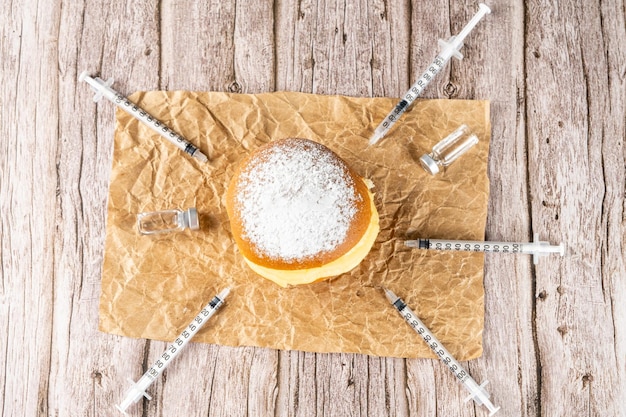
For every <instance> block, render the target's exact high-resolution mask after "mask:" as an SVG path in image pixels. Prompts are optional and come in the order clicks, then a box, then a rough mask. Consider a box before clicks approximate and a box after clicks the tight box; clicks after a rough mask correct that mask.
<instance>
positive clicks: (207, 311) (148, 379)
mask: <svg viewBox="0 0 626 417" xmlns="http://www.w3.org/2000/svg"><path fill="white" fill-rule="evenodd" d="M229 293H230V288H226V289H224V290H223V291H222V292H220V293H219V294H217V295H216V296H215V297H213V299H212V300H211V301H210V302H209V303H208V304H207V305H206V306H204V308H203V309H202V310H201V311H200V313H198V315H197V316H196V318H195V319H193V321H192V322H191V323H189V325H188V326H187V328H186V329H185V330H183V332H182V333H181V334H180V335H179V336H178V337H177V338H176V340H174V342H173V343H172V344H171V345H170V346H169V347H168V348H167V349H166V350H165V352H163V354H162V355H161V356H160V357H159V359H157V361H156V362H155V363H154V365H152V366H151V367H150V369H148V371H147V372H146V373H145V374H143V376H142V377H141V378H140V379H139V381H137V382H134V381H132V380H130V381H129V382H130V383H131V384H132V385H131V386H130V388H128V390H127V391H126V394H125V396H124V399H123V400H122V402H121V403H120V404H119V405H116V407H117V409H118V410H120V411H121V412H122V413H124V415H126V409H127V408H128V407H129V406H130V405H132V404H135V403H136V402H137V401H139V400H140V399H141V398H142V397H146V398H147V399H149V400H150V399H152V398H151V397H150V395H148V393H147V392H146V390H147V389H148V387H149V386H150V385H152V383H153V382H154V381H155V380H156V379H157V377H158V376H159V375H161V373H162V372H163V371H164V370H165V368H167V367H168V365H169V364H170V363H171V362H172V361H173V360H174V358H176V356H178V355H179V354H180V352H181V351H182V350H183V348H184V347H185V346H186V345H187V343H189V341H190V340H191V338H192V337H194V336H195V334H196V333H198V331H200V329H201V328H202V326H204V324H205V323H206V322H207V321H208V320H209V319H210V318H211V317H212V316H213V315H214V314H215V313H216V312H217V310H218V309H219V308H220V307H221V306H222V304H224V299H225V298H226V296H228V294H229Z"/></svg>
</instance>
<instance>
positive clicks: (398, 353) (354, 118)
mask: <svg viewBox="0 0 626 417" xmlns="http://www.w3.org/2000/svg"><path fill="white" fill-rule="evenodd" d="M130 99H131V100H132V101H134V102H135V103H137V104H139V105H140V106H141V107H143V108H144V109H145V110H147V111H148V112H149V113H151V114H152V115H153V116H155V117H156V118H157V119H159V120H161V121H162V122H164V123H165V124H167V125H168V126H169V127H170V128H172V129H173V130H175V131H176V132H178V133H180V134H181V135H183V136H184V137H185V138H186V139H187V140H189V141H190V142H192V143H194V144H195V145H196V146H198V147H199V148H200V150H201V151H202V152H203V153H205V154H206V155H207V156H208V157H209V163H208V164H202V163H199V162H198V161H197V160H195V159H193V158H191V157H189V156H188V155H186V154H184V153H183V152H182V151H180V150H179V149H178V148H175V147H174V146H173V145H171V144H170V143H168V142H166V141H165V140H164V139H162V138H161V137H160V136H158V135H157V134H155V133H153V132H152V131H151V130H150V129H149V128H148V127H146V126H145V125H143V124H141V123H140V122H139V121H137V120H135V119H134V118H132V117H131V116H129V115H128V114H126V113H125V112H123V111H122V110H119V109H118V111H117V114H116V128H115V144H114V152H113V166H112V171H111V183H110V191H109V201H108V218H107V228H106V242H105V255H104V264H103V273H102V294H101V300H100V323H99V329H100V330H101V331H104V332H109V333H113V334H118V335H123V336H129V337H136V338H148V339H157V340H166V341H171V340H173V339H174V338H175V337H176V336H177V335H178V334H179V333H180V332H181V331H182V330H183V329H184V328H185V327H186V326H187V324H188V323H189V322H190V321H191V320H192V319H193V318H194V317H195V315H196V314H197V313H198V312H199V311H200V309H201V308H202V307H203V306H204V305H205V304H206V303H207V302H208V301H210V299H211V298H212V297H213V296H214V295H215V294H217V293H218V292H219V291H220V290H222V289H223V288H225V287H230V288H231V289H232V292H231V295H230V296H229V297H228V299H227V303H226V305H225V306H224V307H222V309H221V310H220V311H219V312H218V314H216V315H215V316H214V317H213V318H212V319H211V321H209V322H208V323H207V324H206V326H205V327H204V328H203V329H202V330H201V331H200V332H199V333H198V334H197V335H196V337H195V338H194V341H196V342H206V343H216V344H221V345H229V346H262V347H270V348H276V349H294V350H302V351H312V352H355V353H362V354H369V355H377V356H392V357H406V358H413V357H434V354H433V353H432V352H431V351H430V349H429V348H428V347H427V346H426V344H425V343H424V342H423V340H422V339H421V338H420V337H419V336H418V335H417V334H416V333H415V332H414V331H413V330H412V329H411V328H410V327H409V326H408V325H407V324H406V323H404V321H403V319H402V318H401V317H400V316H399V315H398V314H397V312H396V311H395V309H394V308H392V306H391V305H390V304H389V303H388V302H387V300H386V298H385V296H384V293H383V291H382V289H381V286H385V287H388V288H390V289H391V290H393V291H394V292H395V293H396V294H398V295H399V296H400V297H402V298H403V299H404V300H405V301H406V302H407V304H408V305H409V306H411V307H412V309H413V310H414V311H415V312H416V313H417V314H418V316H419V317H420V318H421V319H422V320H423V321H424V323H425V324H426V325H427V326H428V327H429V328H430V329H431V330H432V331H433V333H435V334H436V335H437V337H438V338H439V339H440V340H441V342H442V343H443V344H444V345H445V346H446V347H447V349H448V350H449V351H450V352H451V353H452V354H453V355H454V356H455V357H456V358H457V359H459V360H468V359H472V358H476V357H478V356H480V354H481V353H482V330H483V317H484V314H483V295H484V293H483V284H482V279H483V255H482V254H480V253H468V252H457V253H448V252H436V251H426V250H416V249H409V248H406V247H404V245H403V240H404V239H406V238H416V237H423V238H449V239H473V240H482V239H483V238H484V228H485V221H486V215H487V200H488V195H489V183H488V178H487V156H488V150H489V137H490V122H489V103H488V102H486V101H461V100H419V101H417V102H416V103H415V104H414V106H413V108H412V109H411V110H409V111H408V112H407V113H405V115H404V116H403V118H402V119H401V121H400V122H399V123H397V124H396V126H394V127H393V129H392V130H391V131H390V132H389V134H388V135H387V137H385V138H384V139H383V140H382V141H381V142H379V144H377V145H376V146H374V147H368V139H369V137H370V136H371V133H372V132H373V131H374V129H375V128H376V126H377V125H378V124H379V123H380V122H381V121H382V120H383V118H384V117H385V116H386V114H387V113H388V112H389V111H390V110H391V109H392V108H393V106H395V104H396V103H397V100H396V99H388V98H352V97H344V96H321V95H312V94H303V93H293V92H277V93H267V94H255V95H247V94H227V93H218V92H210V93H199V92H188V91H174V92H164V91H151V92H139V93H135V94H133V95H132V96H131V97H130ZM462 123H465V124H467V125H468V126H469V127H470V128H471V129H472V130H473V131H474V132H475V133H476V134H477V135H478V137H479V139H480V141H479V143H478V145H476V146H475V147H474V148H472V149H471V150H470V151H469V152H468V153H467V154H465V155H463V156H462V157H461V158H460V159H459V160H457V161H456V162H455V163H454V164H453V165H452V166H451V167H450V168H449V169H448V170H447V171H446V172H444V173H440V174H439V175H437V176H431V175H429V174H427V173H426V172H425V171H423V169H422V168H421V167H420V165H419V163H418V158H419V157H420V156H421V155H422V154H424V153H426V152H428V151H429V150H430V149H431V147H432V146H433V145H434V144H435V143H436V142H437V141H438V140H440V139H441V138H443V137H444V136H446V135H447V134H448V133H450V132H451V131H453V130H454V129H455V128H456V127H458V126H459V125H460V124H462ZM285 137H302V138H307V139H312V140H315V141H318V142H320V143H323V144H325V145H326V146H328V147H330V148H331V149H332V150H334V151H335V152H336V153H337V154H339V156H341V157H342V158H343V159H344V160H346V161H347V162H348V163H349V164H350V166H352V167H353V169H355V171H356V172H358V173H360V175H361V176H363V177H364V178H369V179H371V180H372V181H373V182H374V184H375V188H374V191H375V193H376V197H375V201H376V206H377V208H378V211H379V214H380V222H381V232H380V234H379V236H378V239H377V241H376V244H375V245H374V247H373V249H372V251H371V252H370V254H369V255H368V256H367V258H366V259H365V260H364V261H363V262H362V263H361V264H360V266H358V267H357V268H355V269H354V270H352V271H351V272H350V273H346V274H344V275H341V276H339V277H337V278H334V279H332V280H328V281H323V282H318V283H314V284H311V285H306V286H300V287H294V288H288V289H285V288H281V287H279V286H278V285H276V284H274V283H273V282H270V281H268V280H265V279H263V278H261V277H259V276H257V275H256V274H254V273H253V272H252V271H251V270H250V269H248V268H247V266H246V265H245V263H244V261H243V259H242V257H241V256H240V254H239V252H238V250H237V248H236V245H235V244H234V242H233V239H232V238H231V234H230V226H229V222H228V217H227V215H226V210H225V207H224V200H223V198H224V194H225V190H226V187H227V184H228V181H229V180H230V178H231V176H232V174H233V171H234V169H235V167H236V165H237V162H238V161H239V160H241V159H242V158H243V157H244V156H245V155H247V154H248V153H249V152H250V151H252V150H254V149H256V148H257V147H259V146H261V145H262V144H264V143H266V142H268V141H270V140H274V139H279V138H285ZM188 207H197V209H198V212H199V214H200V227H201V228H200V230H198V231H189V230H187V231H184V232H180V233H173V234H168V235H160V236H142V235H140V234H139V233H138V232H137V228H136V219H137V214H138V213H140V212H144V211H154V210H163V209H170V208H181V209H185V208H188Z"/></svg>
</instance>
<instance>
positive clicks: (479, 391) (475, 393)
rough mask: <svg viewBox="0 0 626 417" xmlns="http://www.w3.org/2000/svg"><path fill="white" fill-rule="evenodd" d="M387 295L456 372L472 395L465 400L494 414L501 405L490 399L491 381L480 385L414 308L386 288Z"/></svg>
mask: <svg viewBox="0 0 626 417" xmlns="http://www.w3.org/2000/svg"><path fill="white" fill-rule="evenodd" d="M384 290H385V295H386V296H387V299H388V300H389V302H390V303H391V304H393V306H394V307H395V308H396V310H398V313H399V314H400V315H401V316H402V317H403V318H404V320H405V321H406V322H407V323H409V325H410V326H411V327H412V328H413V330H415V331H416V332H417V334H419V335H420V336H422V339H424V341H425V342H426V344H427V345H428V347H429V348H431V349H432V351H433V352H435V353H436V354H437V356H438V357H439V359H441V361H442V362H443V363H445V364H446V365H447V366H448V368H449V369H450V371H451V372H452V373H453V374H454V376H455V377H456V378H457V379H458V380H459V381H460V382H461V383H462V384H463V386H464V387H465V388H467V390H468V391H469V392H470V395H469V396H468V397H467V398H466V399H465V401H466V402H467V401H469V400H470V399H472V400H474V401H476V404H478V405H484V406H485V407H487V408H488V409H489V412H490V413H489V415H490V416H492V415H494V414H495V413H496V412H497V411H498V410H499V409H500V407H496V406H495V405H494V404H493V403H492V402H491V400H489V393H488V392H487V390H486V389H485V388H484V387H485V385H487V384H488V383H489V381H485V382H483V383H482V384H480V385H478V383H477V382H476V381H475V380H474V378H472V377H471V376H470V374H469V373H467V371H466V370H465V369H463V367H462V366H461V364H460V363H459V362H458V361H457V360H456V359H454V357H453V356H452V355H451V354H450V352H448V350H447V349H446V348H445V347H444V346H443V345H442V344H441V342H440V341H439V339H437V338H436V337H435V335H434V334H432V333H431V331H430V330H428V328H427V327H426V325H424V323H422V321H421V320H420V319H419V318H418V317H417V315H415V313H414V312H413V310H411V309H410V308H409V307H408V306H407V305H406V303H405V302H404V301H402V299H401V298H400V297H398V296H397V295H395V294H394V293H393V292H392V291H390V290H388V289H387V288H384Z"/></svg>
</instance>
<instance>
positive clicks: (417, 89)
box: [369, 3, 491, 145]
mask: <svg viewBox="0 0 626 417" xmlns="http://www.w3.org/2000/svg"><path fill="white" fill-rule="evenodd" d="M488 13H491V9H490V8H489V7H488V6H487V5H486V4H484V3H480V5H479V10H478V12H477V13H476V14H475V15H474V17H473V18H472V20H470V21H469V23H468V24H467V25H466V26H465V27H464V28H463V30H462V31H461V33H459V34H458V35H457V36H452V37H451V38H450V39H448V40H447V41H444V40H443V39H439V46H440V47H441V48H442V49H441V52H440V53H439V55H437V56H436V57H435V60H434V61H433V62H432V64H430V65H429V66H428V69H427V70H426V71H425V72H424V73H423V74H422V76H421V77H420V78H419V79H418V80H417V82H416V83H415V84H413V86H411V89H410V90H409V91H407V92H406V93H405V94H404V97H403V98H402V100H400V102H399V103H398V104H397V105H396V107H395V108H394V109H393V110H391V112H390V113H389V114H388V115H387V117H385V120H383V122H382V123H381V124H380V125H378V127H377V128H376V130H375V131H374V134H373V135H372V137H371V138H370V141H369V144H370V145H374V144H375V143H376V142H378V141H379V140H381V139H382V138H383V137H384V136H385V135H386V134H387V132H388V131H389V129H391V127H392V126H393V125H394V124H395V123H396V122H397V121H398V119H399V118H400V116H402V114H403V113H404V112H405V111H406V110H407V109H408V108H409V106H410V105H411V103H413V101H414V100H415V99H416V98H417V97H419V96H420V95H421V94H422V91H424V89H425V88H426V86H427V85H428V84H429V83H430V81H431V80H432V79H433V78H435V76H436V75H437V74H438V73H439V71H441V69H442V68H443V67H444V65H446V63H447V62H448V61H449V60H450V58H452V57H455V58H457V59H459V60H460V59H463V55H462V54H461V53H460V52H459V50H460V49H461V48H462V47H463V40H464V39H465V38H466V37H467V35H468V34H469V33H470V32H471V31H472V29H474V26H476V24H478V22H479V21H480V19H482V18H483V16H484V15H486V14H488Z"/></svg>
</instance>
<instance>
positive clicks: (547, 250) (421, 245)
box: [404, 233, 565, 265]
mask: <svg viewBox="0 0 626 417" xmlns="http://www.w3.org/2000/svg"><path fill="white" fill-rule="evenodd" d="M404 244H405V245H406V246H409V247H411V248H417V249H434V250H452V251H470V252H490V253H525V254H531V255H533V263H534V264H535V265H536V264H537V263H539V257H540V256H548V255H549V254H551V253H559V254H560V255H561V256H563V255H564V254H565V247H564V246H563V243H561V244H559V245H550V242H544V241H541V240H539V234H538V233H535V236H534V240H533V242H532V243H527V242H481V241H479V240H445V239H417V240H405V241H404Z"/></svg>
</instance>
